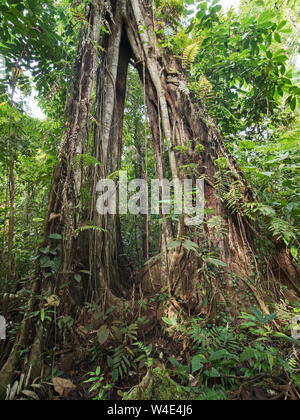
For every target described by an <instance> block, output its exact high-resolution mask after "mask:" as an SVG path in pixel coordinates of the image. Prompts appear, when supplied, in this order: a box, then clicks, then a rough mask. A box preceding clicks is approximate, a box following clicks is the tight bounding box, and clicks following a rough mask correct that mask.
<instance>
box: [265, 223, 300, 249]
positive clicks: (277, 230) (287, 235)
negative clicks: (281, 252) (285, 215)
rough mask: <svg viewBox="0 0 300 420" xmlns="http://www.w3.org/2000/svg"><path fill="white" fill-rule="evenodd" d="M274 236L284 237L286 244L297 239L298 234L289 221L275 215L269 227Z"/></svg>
mask: <svg viewBox="0 0 300 420" xmlns="http://www.w3.org/2000/svg"><path fill="white" fill-rule="evenodd" d="M269 229H270V231H271V232H272V234H273V236H275V237H276V238H277V239H282V240H283V241H284V243H285V244H286V245H289V243H290V242H291V241H292V240H294V239H296V234H295V231H294V228H293V226H292V225H290V224H289V223H288V222H287V221H285V220H282V219H279V218H278V217H274V218H272V219H271V224H270V227H269Z"/></svg>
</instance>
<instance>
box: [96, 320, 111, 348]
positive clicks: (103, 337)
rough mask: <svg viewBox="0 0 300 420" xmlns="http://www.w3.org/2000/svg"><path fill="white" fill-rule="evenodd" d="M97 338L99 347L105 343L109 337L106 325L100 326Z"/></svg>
mask: <svg viewBox="0 0 300 420" xmlns="http://www.w3.org/2000/svg"><path fill="white" fill-rule="evenodd" d="M97 337H98V341H99V344H101V345H102V344H104V343H105V342H106V341H107V339H108V337H109V329H108V327H107V325H102V327H101V328H100V329H99V330H98V332H97Z"/></svg>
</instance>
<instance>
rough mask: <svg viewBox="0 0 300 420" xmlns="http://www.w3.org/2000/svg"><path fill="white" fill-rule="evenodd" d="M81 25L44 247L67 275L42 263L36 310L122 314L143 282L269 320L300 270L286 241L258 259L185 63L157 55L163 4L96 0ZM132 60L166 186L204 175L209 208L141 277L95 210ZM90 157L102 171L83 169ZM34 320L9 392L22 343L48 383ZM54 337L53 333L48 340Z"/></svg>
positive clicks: (176, 234) (118, 134) (115, 142)
mask: <svg viewBox="0 0 300 420" xmlns="http://www.w3.org/2000/svg"><path fill="white" fill-rule="evenodd" d="M82 22H83V23H82V29H81V34H80V39H79V46H78V52H77V58H76V63H75V69H74V81H73V87H72V90H71V93H70V97H69V99H68V101H67V104H66V117H67V123H66V130H65V135H64V137H63V139H62V143H61V148H60V152H59V162H58V164H57V165H56V168H55V171H54V176H53V184H52V188H51V193H50V199H49V204H48V209H47V215H46V220H45V227H44V244H43V249H47V248H49V249H51V250H54V251H55V252H59V253H60V261H61V269H60V273H61V274H60V275H54V274H53V270H52V268H53V264H54V259H55V258H54V257H49V258H48V260H47V261H46V262H45V259H43V260H42V258H43V257H42V258H41V259H40V261H41V260H42V263H41V265H40V266H41V268H40V270H39V273H38V275H37V278H36V279H35V280H34V282H33V286H32V297H31V299H30V302H29V305H28V313H30V311H32V309H33V308H34V306H35V305H36V304H37V301H36V296H37V295H39V296H40V295H42V296H43V297H46V298H49V297H51V296H52V297H53V296H54V295H55V296H56V295H59V300H60V302H59V306H58V307H57V308H56V310H57V311H59V312H61V313H76V311H79V310H80V308H81V305H82V303H83V302H84V301H87V300H92V299H96V300H97V302H98V303H99V305H100V306H101V307H109V306H115V307H116V308H117V309H116V313H118V314H121V312H122V298H126V297H128V292H129V291H130V289H131V288H132V286H133V283H137V282H141V287H142V288H143V287H144V289H145V290H147V291H149V290H151V288H152V287H153V284H154V283H155V285H156V287H157V286H158V285H160V286H161V287H164V288H168V290H169V292H170V294H171V295H172V296H173V297H174V299H175V300H176V301H177V302H178V303H179V305H181V308H182V310H186V311H187V312H188V313H191V312H194V313H199V312H201V311H206V312H207V313H208V314H210V315H211V316H214V314H216V311H217V309H220V308H223V309H224V308H225V309H226V310H227V311H229V312H231V313H233V314H235V313H238V312H239V310H240V306H241V304H242V305H243V306H244V307H247V306H249V304H250V301H251V295H252V296H253V297H254V298H255V299H256V300H257V302H258V304H259V305H260V307H261V309H262V311H263V312H265V313H267V312H268V307H267V304H266V300H265V297H266V292H267V294H272V295H274V296H275V297H276V295H277V287H276V281H277V280H278V281H279V279H280V281H281V282H283V283H285V284H286V285H287V286H288V289H289V290H290V293H291V294H292V295H294V296H296V293H297V288H298V285H299V283H298V275H297V270H296V268H295V267H294V265H293V263H292V261H291V260H290V258H289V255H288V253H287V252H286V250H285V247H284V245H283V244H281V243H278V244H274V255H273V257H271V258H269V260H266V264H267V267H268V270H267V271H266V273H265V275H264V276H262V274H261V271H260V268H259V264H258V261H257V255H256V250H255V240H256V239H259V238H258V236H259V232H258V230H259V229H258V228H257V229H255V228H254V227H253V226H252V225H251V221H250V220H249V218H248V214H247V208H249V205H250V203H251V202H253V201H254V198H253V195H252V193H251V191H250V189H249V186H248V185H247V182H246V180H245V177H244V176H243V174H242V173H241V171H240V170H239V168H238V166H237V165H236V163H235V162H234V161H233V159H232V158H231V157H230V155H229V153H228V152H227V150H226V147H225V145H224V142H223V140H222V137H221V135H220V133H219V131H218V129H217V128H216V126H215V124H214V122H213V120H212V119H211V118H210V117H209V115H208V114H207V111H206V109H205V106H204V105H203V104H199V103H197V102H195V101H194V99H193V95H192V94H191V93H190V91H189V89H188V86H187V83H186V77H185V75H184V71H183V69H182V66H181V63H180V62H179V61H178V60H177V59H176V58H175V57H174V55H173V54H172V52H171V51H170V50H168V49H163V48H160V47H159V46H158V43H157V37H156V35H155V33H156V28H157V24H156V17H155V12H154V5H153V1H152V0H130V1H126V0H110V1H104V0H93V1H91V2H89V4H88V5H87V6H86V10H85V18H84V19H83V21H82ZM130 62H131V63H133V65H134V66H135V67H136V69H137V70H138V73H139V75H140V79H141V83H142V84H143V86H144V90H145V100H146V103H147V108H148V113H149V118H150V124H151V130H152V138H153V149H154V153H155V160H156V172H157V177H158V178H159V179H163V178H165V177H166V169H167V166H168V165H169V166H168V168H169V169H170V172H171V174H172V178H173V179H180V180H183V179H184V178H186V177H187V175H189V176H190V177H192V178H193V179H194V180H195V179H196V178H203V179H204V182H205V191H204V193H205V206H206V208H207V209H210V210H209V211H208V212H207V215H206V220H205V223H203V224H202V225H200V226H193V227H191V226H186V224H185V220H184V217H182V218H181V219H180V220H179V222H178V224H172V222H170V220H165V221H164V222H163V223H162V229H161V236H162V240H161V247H160V248H161V249H158V253H160V254H161V257H160V258H159V259H157V260H156V262H155V263H153V262H152V263H149V265H148V266H147V267H146V269H145V270H144V271H143V272H142V273H139V275H137V276H136V278H133V279H132V277H131V276H130V274H131V273H130V272H129V270H128V268H127V266H126V261H124V258H123V257H122V241H121V234H120V220H119V217H118V216H114V215H106V216H99V215H98V214H97V212H96V199H97V195H96V185H97V183H98V181H99V180H100V179H104V178H107V177H108V176H111V174H114V173H116V172H117V171H119V170H120V166H121V151H122V133H123V114H124V106H125V97H126V78H127V70H128V66H129V63H130ZM94 111H95V112H94ZM91 145H92V146H91ZM165 145H166V148H167V151H168V156H166V154H165V152H164V150H165ZM90 148H91V150H92V157H91V156H90V155H89V150H90ZM87 160H88V161H89V163H92V164H93V165H85V162H86V161H87ZM191 169H192V172H191ZM187 170H188V171H189V172H188V173H187V172H186V171H187ZM230 196H231V197H232V199H233V201H231V202H229V199H228V197H230ZM230 207H231V208H230ZM212 219H213V220H212ZM216 224H217V225H218V226H221V228H220V229H219V230H218V229H217V228H216ZM175 227H176V231H175ZM60 239H61V245H59V246H58V245H57V244H58V241H60ZM187 241H189V242H187ZM170 243H173V246H172V247H170V246H169V244H170ZM174 244H175V245H174ZM201 250H202V251H201ZM53 255H54V254H53ZM51 258H52V259H51ZM211 265H214V266H215V267H216V269H215V271H214V275H210V274H209V270H208V268H209V267H210V266H211ZM74 275H75V276H76V280H77V282H75V283H74ZM129 279H131V280H129ZM78 282H80V284H79V285H78ZM74 284H76V287H74ZM59 291H60V292H59ZM126 293H127V294H126ZM240 295H242V296H243V301H242V302H240V298H239V296H240ZM56 297H57V296H56ZM49 302H50V304H51V301H49ZM204 302H206V305H205V304H204ZM52 304H53V306H55V304H57V300H56V301H55V300H54V303H53V299H52ZM177 306H178V305H177ZM28 313H27V314H26V315H25V317H24V320H23V323H22V326H21V328H20V331H19V334H18V337H17V339H16V342H15V343H14V346H13V348H12V349H10V350H11V351H10V355H9V357H8V359H7V362H6V364H5V365H4V366H3V368H2V370H1V372H0V384H1V390H2V392H3V391H4V389H5V387H6V385H7V384H8V383H10V382H11V380H12V378H13V377H14V375H15V370H16V369H17V368H18V366H19V363H20V359H19V348H20V346H21V345H26V346H31V347H30V348H31V354H30V356H29V359H28V367H29V366H32V368H33V369H32V372H33V373H34V375H35V376H38V375H39V374H40V370H41V360H42V359H41V353H42V350H43V348H44V346H45V343H47V339H45V334H44V329H43V328H44V326H43V323H37V324H36V325H34V324H33V322H32V321H31V320H30V318H29V317H28ZM49 334H51V328H50V329H49V333H48V338H49ZM1 390H0V392H1Z"/></svg>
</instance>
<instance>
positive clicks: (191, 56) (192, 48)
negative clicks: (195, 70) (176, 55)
mask: <svg viewBox="0 0 300 420" xmlns="http://www.w3.org/2000/svg"><path fill="white" fill-rule="evenodd" d="M199 47H200V41H199V40H197V41H195V42H193V43H192V44H190V45H189V46H187V47H186V49H185V50H184V52H183V58H182V61H183V65H184V66H185V67H189V66H191V65H192V64H193V63H194V61H195V58H196V55H197V54H198V51H199Z"/></svg>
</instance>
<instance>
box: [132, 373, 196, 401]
mask: <svg viewBox="0 0 300 420" xmlns="http://www.w3.org/2000/svg"><path fill="white" fill-rule="evenodd" d="M190 399H192V398H191V395H190V394H187V393H186V392H184V391H181V390H180V387H179V385H178V384H177V383H176V382H175V381H173V379H171V378H169V376H168V374H167V373H166V372H165V371H163V370H162V369H160V368H155V369H153V370H151V371H149V372H148V373H147V375H146V376H145V377H144V379H143V380H142V382H141V383H140V384H139V385H138V386H136V387H135V388H133V390H132V391H130V392H129V394H128V395H127V396H126V397H124V400H162V401H165V400H190Z"/></svg>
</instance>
